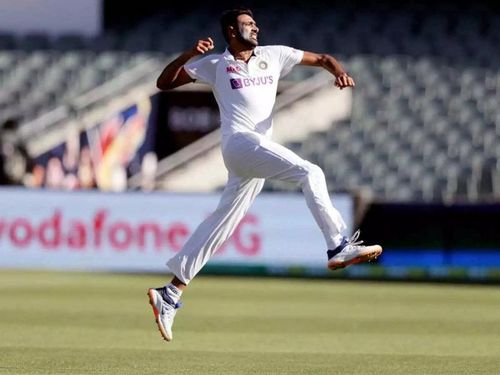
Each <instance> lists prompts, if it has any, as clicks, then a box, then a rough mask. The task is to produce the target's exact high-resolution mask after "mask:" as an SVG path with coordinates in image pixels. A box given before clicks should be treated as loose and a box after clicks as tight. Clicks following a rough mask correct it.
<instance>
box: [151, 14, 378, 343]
mask: <svg viewBox="0 0 500 375" xmlns="http://www.w3.org/2000/svg"><path fill="white" fill-rule="evenodd" d="M220 23H221V27H222V33H223V35H224V38H225V40H226V42H227V44H228V46H227V49H226V50H225V52H224V53H222V54H211V55H207V56H204V57H203V58H201V59H198V60H196V61H194V62H190V63H188V61H189V60H191V59H192V58H193V57H195V56H198V55H204V54H206V53H207V52H209V51H210V50H212V49H213V48H214V43H213V41H212V39H211V38H207V39H203V40H199V41H198V42H197V43H196V45H195V46H194V47H193V48H192V49H191V50H189V51H187V52H184V53H183V54H181V55H180V56H179V57H178V58H177V59H175V60H174V61H172V62H171V63H170V64H169V65H167V67H165V69H164V70H163V72H162V73H161V75H160V76H159V78H158V81H157V86H158V88H159V89H161V90H170V89H173V88H175V87H178V86H182V85H185V84H187V83H191V82H194V81H200V82H205V83H207V84H209V85H210V86H211V87H212V90H213V93H214V96H215V99H216V100H217V103H218V105H219V111H220V117H221V129H222V155H223V159H224V164H225V165H226V168H227V169H228V172H229V173H228V181H227V185H226V187H225V189H224V191H223V193H222V197H221V200H220V202H219V205H218V206H217V209H216V210H215V211H214V212H213V213H212V214H211V215H210V216H209V217H208V218H207V219H206V220H205V221H203V222H202V223H201V224H200V225H199V226H198V228H197V229H196V230H195V231H194V233H193V234H192V235H191V237H190V238H189V239H188V241H187V242H186V244H185V245H184V247H183V248H182V250H181V251H180V252H179V253H177V254H176V255H175V256H174V257H173V258H172V259H170V260H169V261H168V262H167V265H168V267H169V269H170V270H171V271H172V272H173V274H174V278H173V279H172V281H171V282H170V283H169V284H167V285H166V286H165V287H162V288H156V289H149V291H148V295H149V300H150V303H151V305H152V307H153V312H154V314H155V318H156V322H157V324H158V328H159V330H160V332H161V334H162V336H163V338H164V339H165V340H167V341H171V340H172V337H173V336H172V324H173V322H174V317H175V314H176V311H177V310H176V309H177V308H178V307H179V299H180V297H181V294H182V291H183V290H184V289H185V288H186V287H187V285H188V284H189V282H190V281H191V280H192V279H193V278H194V277H195V276H196V274H197V273H198V272H199V271H200V270H201V269H202V268H203V266H204V265H205V263H206V262H207V261H208V260H209V259H210V257H211V256H212V255H213V254H214V253H215V252H216V251H217V249H218V248H219V247H220V246H221V245H222V244H223V243H224V241H226V240H227V239H228V238H229V237H230V236H231V234H232V233H233V231H234V229H235V228H236V226H237V225H238V223H239V222H240V220H241V219H242V218H243V217H244V215H245V214H246V212H247V210H248V209H249V207H250V205H251V204H252V202H253V200H254V199H255V197H256V196H257V194H259V192H260V191H261V190H262V186H263V185H264V181H265V179H266V178H272V179H278V180H283V181H290V182H294V183H297V184H299V185H300V187H301V188H302V191H303V193H304V197H305V200H306V202H307V206H308V208H309V210H310V211H311V213H312V215H313V217H314V219H315V221H316V223H317V224H318V226H319V228H320V229H321V231H322V233H323V235H324V237H325V240H326V245H327V248H328V249H330V250H328V251H327V258H328V263H327V265H328V268H330V269H332V270H333V269H338V268H343V267H346V266H348V265H351V264H355V263H361V262H367V261H370V260H373V259H375V258H377V257H378V256H379V255H380V254H381V253H382V247H380V246H379V245H373V246H364V245H362V241H357V240H358V236H359V230H358V231H357V232H356V233H355V234H354V235H353V236H352V237H351V238H347V237H345V236H343V235H342V231H344V230H345V229H346V225H345V223H344V221H343V219H342V217H341V215H340V213H339V211H337V209H336V208H335V207H334V206H333V205H332V202H331V200H330V196H329V194H328V190H327V187H326V182H325V176H324V174H323V171H322V170H321V168H319V167H318V166H317V165H314V164H312V163H310V162H308V161H306V160H304V159H302V158H301V157H299V156H298V155H296V154H295V153H294V152H292V151H290V150H289V149H287V148H285V147H283V146H281V145H279V144H277V143H275V142H273V141H272V140H271V132H272V125H273V120H272V114H273V113H272V112H273V106H274V102H275V99H276V92H277V87H278V80H279V78H281V77H283V76H284V75H286V74H287V73H288V72H290V70H291V69H292V68H293V67H294V66H295V65H297V64H300V65H308V66H318V67H322V68H323V69H326V70H327V71H329V72H330V73H331V74H332V75H334V76H335V86H337V87H339V88H340V89H343V88H346V87H354V80H353V79H352V78H351V77H350V76H349V75H348V74H347V73H346V72H345V71H344V69H343V68H342V66H341V65H340V63H339V62H338V61H337V60H336V59H335V58H333V57H332V56H329V55H326V54H317V53H312V52H306V51H300V50H297V49H293V48H290V47H286V46H259V43H258V39H257V37H258V34H259V28H258V27H257V24H256V23H255V21H254V19H253V14H252V12H251V11H250V10H249V9H233V10H228V11H226V12H224V13H223V14H222V16H221V19H220Z"/></svg>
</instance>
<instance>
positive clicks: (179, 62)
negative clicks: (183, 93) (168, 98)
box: [156, 37, 214, 90]
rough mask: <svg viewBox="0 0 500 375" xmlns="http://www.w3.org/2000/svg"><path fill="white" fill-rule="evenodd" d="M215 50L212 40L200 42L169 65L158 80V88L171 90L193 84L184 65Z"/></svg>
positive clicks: (207, 39)
mask: <svg viewBox="0 0 500 375" xmlns="http://www.w3.org/2000/svg"><path fill="white" fill-rule="evenodd" d="M213 48H214V42H213V40H212V38H210V37H208V38H206V39H201V40H198V42H197V43H196V44H195V46H194V47H193V48H192V49H191V50H189V51H186V52H184V53H183V54H181V55H180V56H179V57H177V58H176V59H175V60H174V61H172V62H171V63H170V64H168V65H167V66H166V67H165V69H163V71H162V72H161V74H160V76H159V77H158V79H157V80H156V87H158V88H159V89H160V90H171V89H174V88H176V87H179V86H182V85H185V84H186V83H190V82H193V81H194V80H193V79H192V78H191V77H190V76H189V75H188V74H187V73H186V71H185V70H184V69H183V66H184V64H186V63H187V62H188V61H189V60H190V59H192V58H193V57H195V56H198V55H203V54H204V53H206V52H208V51H210V50H212V49H213Z"/></svg>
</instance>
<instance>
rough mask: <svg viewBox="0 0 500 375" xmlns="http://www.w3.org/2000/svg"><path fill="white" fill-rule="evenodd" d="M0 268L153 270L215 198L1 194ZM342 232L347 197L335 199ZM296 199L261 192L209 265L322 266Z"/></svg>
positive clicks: (313, 232) (316, 240)
mask: <svg viewBox="0 0 500 375" xmlns="http://www.w3.org/2000/svg"><path fill="white" fill-rule="evenodd" d="M0 197H1V199H0V201H1V202H2V203H1V206H0V207H1V210H0V267H2V268H46V269H64V270H66V269H74V270H114V271H120V270H122V271H132V272H141V271H145V272H148V271H159V272H164V271H166V270H167V268H166V266H165V262H166V261H167V260H168V259H170V257H171V256H172V255H173V254H175V253H176V252H178V251H179V250H180V249H181V248H182V245H183V244H184V242H185V241H186V239H187V238H188V236H189V235H190V234H191V233H192V232H193V230H194V229H195V228H196V226H197V225H198V224H199V223H200V222H201V221H202V220H203V219H204V218H205V217H206V216H207V215H208V214H209V213H210V212H211V211H213V210H214V209H215V207H216V206H217V203H218V200H219V195H218V194H210V195H201V194H168V193H149V194H144V193H139V192H136V193H114V194H113V193H99V192H95V191H92V192H91V191H77V192H62V191H54V190H21V189H8V188H6V189H0ZM334 201H335V205H336V206H337V207H338V208H339V209H340V211H341V213H342V215H343V216H344V218H345V219H346V222H347V223H348V225H349V226H351V223H352V211H353V210H352V199H351V198H350V197H349V196H347V195H339V196H335V197H334ZM349 230H351V228H349ZM325 260H326V258H325V244H324V240H323V237H322V235H321V232H320V230H319V229H318V228H317V227H316V225H315V223H314V220H313V217H312V215H311V214H310V213H309V212H308V210H307V206H306V204H305V202H304V199H303V197H302V196H301V195H299V194H265V193H263V194H261V195H260V196H259V197H258V198H257V200H256V201H255V203H254V205H253V206H252V208H251V209H250V211H249V212H248V214H247V215H246V216H245V217H244V218H243V220H242V221H241V223H240V225H239V226H238V227H237V229H236V231H235V233H234V234H233V236H232V237H231V238H230V239H229V240H228V241H227V242H226V244H225V245H224V246H223V247H222V248H221V249H220V250H219V251H218V253H217V254H216V255H215V257H214V258H213V259H212V260H211V261H210V262H209V264H211V265H217V266H219V265H220V266H225V265H228V266H230V265H235V264H237V265H243V266H245V265H248V266H266V267H273V266H276V267H294V266H297V267H301V266H311V267H316V266H319V267H321V268H324V267H325Z"/></svg>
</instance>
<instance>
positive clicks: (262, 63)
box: [259, 61, 267, 70]
mask: <svg viewBox="0 0 500 375" xmlns="http://www.w3.org/2000/svg"><path fill="white" fill-rule="evenodd" d="M259 68H260V69H262V70H266V69H267V62H265V61H261V62H260V63H259Z"/></svg>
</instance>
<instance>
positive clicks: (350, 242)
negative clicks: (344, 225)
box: [344, 229, 363, 252]
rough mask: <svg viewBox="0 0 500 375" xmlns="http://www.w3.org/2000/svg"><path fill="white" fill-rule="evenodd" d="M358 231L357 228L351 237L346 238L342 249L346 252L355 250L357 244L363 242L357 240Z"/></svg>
mask: <svg viewBox="0 0 500 375" xmlns="http://www.w3.org/2000/svg"><path fill="white" fill-rule="evenodd" d="M359 234H360V231H359V229H358V230H357V231H356V232H355V233H354V234H353V235H352V237H351V238H349V239H348V240H347V243H346V244H345V246H344V249H345V250H347V251H348V252H351V251H353V250H355V249H356V248H357V247H358V246H359V245H361V244H362V243H363V241H357V239H358V238H359Z"/></svg>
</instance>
